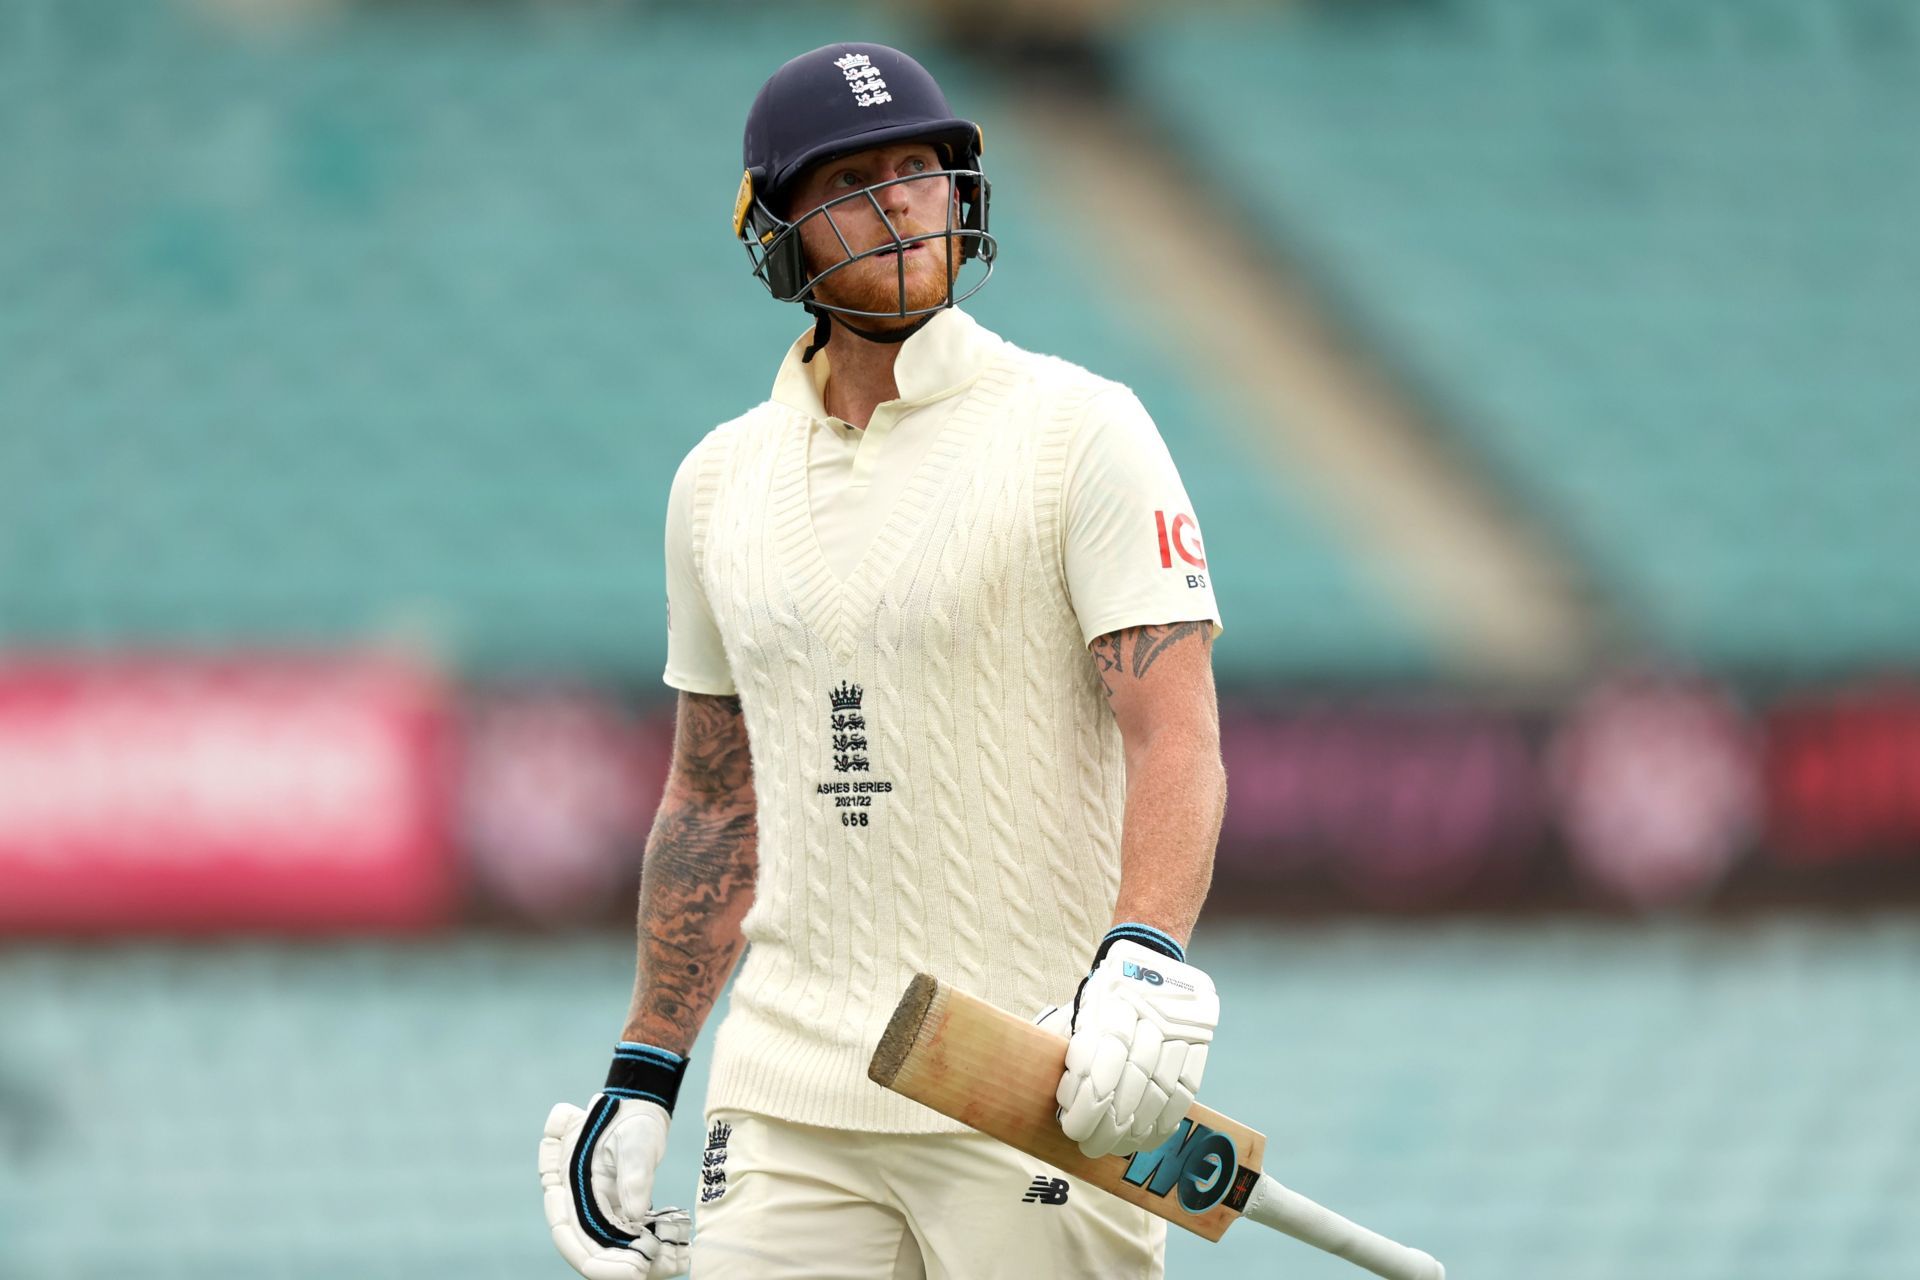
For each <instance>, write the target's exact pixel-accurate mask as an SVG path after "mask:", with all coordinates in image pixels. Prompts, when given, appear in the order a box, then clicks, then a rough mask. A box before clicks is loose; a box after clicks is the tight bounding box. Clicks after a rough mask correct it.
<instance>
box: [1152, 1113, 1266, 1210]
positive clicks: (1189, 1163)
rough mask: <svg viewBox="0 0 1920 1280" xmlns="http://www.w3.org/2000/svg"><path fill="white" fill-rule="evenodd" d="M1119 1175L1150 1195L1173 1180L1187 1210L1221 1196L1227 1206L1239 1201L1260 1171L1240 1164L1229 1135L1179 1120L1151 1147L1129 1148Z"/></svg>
mask: <svg viewBox="0 0 1920 1280" xmlns="http://www.w3.org/2000/svg"><path fill="white" fill-rule="evenodd" d="M1236 1175H1238V1176H1236ZM1120 1176H1121V1177H1122V1178H1124V1179H1125V1180H1126V1181H1127V1182H1129V1183H1132V1184H1133V1185H1134V1186H1136V1187H1145V1188H1146V1189H1147V1190H1148V1191H1149V1192H1151V1193H1152V1194H1154V1195H1156V1196H1164V1195H1166V1194H1167V1192H1169V1191H1172V1190H1173V1189H1174V1185H1175V1184H1176V1183H1178V1184H1179V1188H1180V1189H1179V1193H1178V1195H1179V1200H1180V1207H1181V1208H1182V1209H1185V1210H1186V1211H1187V1212H1188V1213H1205V1212H1206V1211H1207V1210H1209V1209H1211V1208H1213V1206H1215V1205H1217V1204H1219V1203H1220V1202H1221V1201H1222V1200H1225V1201H1227V1207H1228V1208H1231V1209H1239V1208H1241V1207H1243V1206H1244V1205H1245V1204H1246V1203H1247V1196H1248V1194H1249V1193H1251V1192H1252V1190H1253V1184H1254V1182H1255V1181H1256V1180H1257V1179H1258V1178H1259V1176H1260V1175H1259V1172H1258V1171H1257V1170H1254V1169H1242V1168H1241V1167H1240V1155H1239V1153H1238V1152H1237V1151H1235V1150H1234V1149H1233V1139H1232V1138H1229V1137H1228V1136H1227V1135H1226V1134H1224V1133H1219V1132H1217V1131H1215V1130H1213V1129H1209V1128H1207V1126H1205V1125H1203V1124H1195V1123H1194V1122H1193V1121H1192V1120H1182V1121H1181V1122H1180V1127H1179V1128H1178V1129H1175V1130H1174V1131H1173V1136H1172V1137H1171V1138H1168V1139H1167V1140H1166V1141H1165V1142H1163V1143H1161V1144H1160V1145H1159V1146H1157V1147H1155V1148H1154V1149H1153V1150H1151V1151H1137V1152H1135V1153H1134V1154H1133V1155H1132V1156H1131V1157H1130V1158H1129V1159H1128V1160H1127V1171H1126V1172H1125V1173H1123V1174H1121V1175H1120ZM1229 1193H1231V1194H1229Z"/></svg>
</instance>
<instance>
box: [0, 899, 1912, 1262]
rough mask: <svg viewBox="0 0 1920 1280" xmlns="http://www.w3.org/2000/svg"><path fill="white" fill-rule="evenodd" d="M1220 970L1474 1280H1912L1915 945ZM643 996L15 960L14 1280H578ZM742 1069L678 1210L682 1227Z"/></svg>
mask: <svg viewBox="0 0 1920 1280" xmlns="http://www.w3.org/2000/svg"><path fill="white" fill-rule="evenodd" d="M1203 941H1204V945H1205V950H1206V954H1207V955H1208V956H1209V957H1210V960H1209V962H1208V963H1209V967H1210V969H1211V971H1212V972H1213V973H1214V974H1215V976H1216V980H1217V981H1218V982H1219V985H1220V989H1221V998H1222V1007H1223V1009H1224V1011H1225V1021H1224V1023H1223V1025H1222V1027H1221V1031H1220V1037H1219V1040H1218V1041H1217V1042H1216V1049H1215V1052H1214V1054H1213V1056H1212V1057H1211V1058H1210V1059H1209V1063H1208V1072H1207V1083H1206V1089H1205V1092H1206V1096H1207V1099H1208V1101H1209V1102H1211V1103H1212V1104H1213V1105H1214V1106H1216V1107H1219V1108H1221V1109H1223V1110H1225V1111H1226V1112H1227V1113H1229V1114H1231V1115H1235V1116H1238V1117H1240V1118H1243V1119H1245V1120H1247V1121H1248V1122H1250V1123H1252V1124H1254V1125H1255V1126H1256V1127H1259V1128H1261V1129H1263V1130H1265V1131H1266V1132H1267V1134H1268V1137H1269V1146H1268V1152H1269V1160H1268V1166H1269V1167H1270V1168H1271V1169H1272V1170H1273V1171H1274V1172H1275V1173H1277V1174H1278V1175H1279V1176H1280V1177H1281V1178H1283V1179H1284V1180H1286V1181H1287V1182H1289V1183H1290V1184H1291V1185H1293V1186H1295V1187H1297V1188H1299V1189H1300V1190H1302V1191H1304V1192H1306V1193H1308V1194H1310V1195H1313V1196H1315V1197H1316V1198H1319V1199H1321V1200H1323V1201H1325V1202H1326V1203H1327V1204H1329V1205H1332V1206H1335V1207H1338V1208H1340V1209H1342V1210H1343V1211H1345V1212H1347V1213H1349V1214H1351V1215H1352V1216H1353V1217H1355V1218H1356V1219H1358V1220H1360V1221H1363V1222H1368V1223H1371V1224H1373V1225H1375V1226H1377V1227H1379V1228H1380V1229H1381V1230H1385V1231H1390V1232H1392V1233H1394V1234H1396V1235H1398V1236H1401V1237H1402V1238H1404V1239H1406V1240H1409V1241H1411V1242H1415V1243H1418V1244H1420V1245H1422V1246H1424V1247H1426V1248H1429V1249H1431V1250H1432V1251H1433V1252H1434V1253H1435V1254H1436V1255H1437V1256H1439V1257H1441V1258H1442V1259H1443V1260H1445V1261H1446V1262H1447V1264H1448V1265H1449V1267H1450V1269H1451V1271H1452V1273H1453V1274H1455V1275H1470V1276H1474V1277H1478V1278H1479V1280H1541V1278H1542V1277H1547V1276H1550V1277H1553V1280H1615V1278H1617V1277H1621V1276H1645V1277H1658V1278H1659V1280H1808V1278H1809V1277H1828V1276H1833V1277H1839V1276H1845V1277H1847V1280H1902V1278H1904V1277H1909V1276H1911V1275H1912V1260H1913V1258H1914V1257H1915V1256H1916V1255H1917V1254H1920V1215H1915V1214H1914V1213H1913V1211H1912V1210H1913V1204H1914V1199H1915V1194H1916V1190H1920V1093H1916V1091H1915V1090H1914V1088H1913V1081H1914V1080H1915V1079H1916V1078H1920V1039H1916V1038H1915V1037H1914V1036H1912V1035H1910V1034H1904V1032H1905V1031H1907V1030H1908V1029H1909V1028H1910V1026H1911V1023H1912V1010H1913V1008H1914V1004H1915V997H1916V991H1915V975H1916V974H1920V931H1916V928H1915V926H1914V924H1913V923H1912V922H1911V921H1898V920H1895V919H1892V918H1888V919H1884V920H1879V921H1875V920H1850V921H1847V922H1836V923H1832V924H1812V923H1798V924H1796V923H1791V922H1773V923H1766V924H1748V925H1739V924H1733V925H1719V926H1715V925H1700V924H1677V923H1670V924H1666V925H1659V926H1651V927H1643V926H1633V925H1629V926H1618V925H1604V924H1593V925H1576V924H1552V923H1544V924H1533V925H1511V926H1490V925H1488V924H1487V923H1485V922H1484V921H1482V922H1478V923H1462V924H1456V925H1436V926H1426V927H1408V926H1400V927H1382V926H1333V927H1329V926H1306V925H1298V926H1294V927H1291V928H1289V929H1287V930H1286V931H1285V933H1284V934H1277V933H1276V932H1275V931H1274V930H1273V928H1272V927H1271V926H1270V925H1269V926H1265V927H1264V928H1261V929H1255V928H1252V927H1247V926H1243V927H1238V928H1235V927H1225V926H1222V927H1217V928H1213V929H1211V930H1209V931H1207V932H1206V934H1205V936H1204V939H1203ZM631 975H632V952H631V945H630V943H628V942H627V941H625V940H624V939H619V938H595V939H591V940H585V941H580V942H555V941H541V940H537V939H517V940H516V939H511V938H492V939H484V938H470V939H467V940H464V941H457V942H453V943H449V944H447V945H443V946H435V947H421V946H415V945H390V944H386V945H372V944H351V943H327V944H321V943H314V944H307V945H265V944H230V945H209V946H206V947H201V948H193V949H186V948H163V947H154V946H143V945H130V944H129V945H119V946H113V947H107V948H98V949H93V950H80V949H72V948H51V947H14V948H11V949H9V950H6V951H0V1008H4V1009H5V1010H6V1011H7V1034H6V1035H5V1037H4V1038H0V1274H4V1275H6V1276H7V1277H8V1278H9V1280H104V1278H105V1277H109V1276H124V1275H130V1274H138V1275H141V1276H143V1277H151V1278H152V1280H224V1278H225V1277H241V1276H249V1277H256V1276H272V1277H275V1278H276V1280H336V1278H337V1277H340V1276H347V1275H351V1276H355V1277H366V1278H368V1280H389V1278H391V1280H441V1278H444V1280H494V1278H498V1280H527V1278H528V1277H541V1276H545V1277H551V1278H552V1280H561V1278H562V1277H564V1276H566V1275H568V1274H569V1273H568V1272H567V1270H566V1268H565V1265H564V1264H563V1263H562V1262H561V1261H560V1259H559V1257H558V1256H557V1255H556V1254H554V1252H553V1250H552V1247H551V1245H550V1244H549V1242H548V1240H547V1236H546V1231H545V1226H544V1224H543V1222H542V1221H541V1217H540V1199H539V1194H538V1190H537V1182H536V1179H535V1175H534V1159H533V1157H534V1147H535V1142H536V1140H537V1137H538V1134H539V1128H540V1122H541V1120H542V1119H543V1118H544V1117H545V1115H546V1111H547V1108H548V1107H549V1106H550V1105H551V1104H552V1103H553V1102H555V1101H557V1100H559V1099H562V1098H571V1099H572V1100H574V1101H575V1102H576V1103H578V1102H582V1101H584V1099H585V1096H586V1094H587V1093H588V1092H589V1091H590V1090H591V1089H592V1087H593V1086H594V1084H595V1083H596V1082H597V1081H598V1080H599V1079H601V1078H602V1073H603V1072H604V1070H605V1058H606V1053H607V1052H608V1050H609V1049H610V1047H611V1042H612V1040H613V1039H614V1038H615V1035H616V1033H617V1030H618V1028H617V1025H616V1024H617V1021H618V1017H619V1011H620V1010H621V1009H624V1008H625V1007H626V1001H627V989H628V983H629V982H630V980H631ZM709 1061H710V1056H709V1052H708V1043H707V1042H703V1043H702V1044H701V1045H700V1046H698V1047H697V1049H696V1052H695V1056H694V1067H693V1074H692V1075H691V1076H690V1078H689V1081H688V1085H687V1090H686V1093H685V1095H684V1096H685V1097H686V1098H688V1099H691V1100H694V1101H693V1102H691V1103H690V1104H689V1105H688V1106H687V1107H686V1108H685V1109H684V1111H683V1114H682V1115H681V1116H680V1118H679V1120H678V1122H677V1123H676V1125H675V1128H674V1131H673V1134H672V1141H671V1148H670V1152H669V1156H668V1162H667V1164H666V1166H665V1168H664V1169H663V1172H662V1174H661V1180H660V1185H661V1187H662V1188H663V1194H664V1195H668V1196H671V1197H673V1198H675V1199H677V1200H678V1201H680V1202H681V1203H685V1201H686V1199H687V1198H688V1197H689V1196H690V1195H691V1193H692V1191H693V1188H694V1187H695V1185H696V1177H697V1170H698V1167H699V1159H700V1151H701V1146H702V1137H703V1126H702V1125H701V1122H700V1119H699V1114H700V1112H699V1105H698V1100H699V1099H700V1098H702V1097H703V1096H704V1091H705V1082H706V1077H705V1073H706V1070H707V1067H708V1063H709ZM10 1139H11V1140H10ZM1019 1191H1020V1188H1017V1187H1016V1188H1010V1189H1009V1192H1008V1195H1009V1200H1008V1212H1010V1213H1012V1212H1018V1210H1019V1206H1018V1205H1017V1203H1016V1201H1017V1199H1018V1194H1019ZM103 1218H104V1219H106V1220H108V1221H110V1223H111V1225H110V1227H103V1225H102V1221H103ZM1169 1258H1170V1267H1169V1274H1170V1275H1172V1276H1176V1277H1178V1276H1190V1275H1207V1276H1211V1277H1216V1278H1217V1280H1237V1278H1238V1277H1246V1278H1247V1280H1254V1278H1255V1277H1270V1276H1275V1275H1285V1276H1288V1277H1292V1278H1294V1280H1351V1278H1352V1276H1353V1274H1354V1273H1353V1272H1352V1270H1351V1268H1349V1267H1348V1266H1347V1264H1345V1263H1342V1262H1339V1261H1337V1260H1334V1259H1331V1258H1327V1257H1324V1256H1322V1255H1319V1254H1316V1253H1314V1252H1312V1251H1311V1250H1308V1249H1306V1248H1304V1247H1303V1246H1299V1245H1297V1244H1294V1243H1292V1242H1291V1241H1288V1240H1285V1239H1283V1238H1281V1237H1278V1236H1275V1235H1273V1234H1272V1233H1270V1232H1266V1231H1263V1230H1261V1229H1259V1228H1257V1227H1253V1226H1248V1225H1244V1224H1243V1225H1241V1226H1239V1227H1236V1228H1235V1229H1234V1230H1233V1231H1232V1232H1230V1233H1229V1234H1228V1235H1227V1237H1226V1239H1225V1240H1223V1241H1222V1242H1221V1243H1220V1244H1219V1245H1217V1246H1215V1245H1208V1244H1206V1243H1205V1242H1203V1241H1200V1240H1199V1239H1198V1238H1195V1237H1187V1236H1184V1235H1183V1234H1181V1233H1178V1232H1175V1233H1174V1238H1173V1239H1172V1241H1171V1243H1170V1246H1169Z"/></svg>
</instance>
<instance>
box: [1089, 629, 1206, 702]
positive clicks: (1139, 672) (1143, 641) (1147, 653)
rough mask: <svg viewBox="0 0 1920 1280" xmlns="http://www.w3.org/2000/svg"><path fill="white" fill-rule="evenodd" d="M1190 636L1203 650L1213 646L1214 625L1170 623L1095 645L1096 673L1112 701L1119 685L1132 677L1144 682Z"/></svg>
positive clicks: (1119, 633)
mask: <svg viewBox="0 0 1920 1280" xmlns="http://www.w3.org/2000/svg"><path fill="white" fill-rule="evenodd" d="M1189 636H1198V637H1200V647H1201V648H1203V649H1205V648H1210V647H1212V645H1213V624H1212V623H1209V622H1168V623H1161V624H1158V625H1155V626H1150V627H1127V628H1125V629H1123V630H1120V631H1109V632H1108V633H1107V634H1106V635H1103V636H1100V637H1098V638H1096V639H1095V640H1094V642H1093V646H1092V652H1093V665H1094V670H1096V671H1098V672H1099V673H1100V684H1101V686H1102V687H1103V688H1105V689H1106V691H1107V696H1108V697H1109V698H1111V697H1112V696H1113V691H1114V688H1115V686H1116V685H1117V683H1118V682H1119V681H1120V680H1122V679H1125V678H1128V677H1129V676H1130V677H1131V678H1133V679H1135V680H1140V679H1144V678H1145V677H1146V674H1147V672H1148V671H1150V670H1152V668H1153V664H1154V663H1156V662H1158V661H1159V660H1160V659H1161V657H1162V656H1163V655H1164V654H1166V652H1167V651H1168V650H1170V649H1172V648H1173V647H1174V646H1175V645H1177V644H1179V643H1180V642H1181V641H1183V640H1185V639H1186V638H1187V637H1189Z"/></svg>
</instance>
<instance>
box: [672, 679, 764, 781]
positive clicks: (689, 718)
mask: <svg viewBox="0 0 1920 1280" xmlns="http://www.w3.org/2000/svg"><path fill="white" fill-rule="evenodd" d="M673 773H674V776H675V778H676V779H677V780H678V781H679V782H680V783H681V784H682V785H683V786H685V787H687V788H688V790H689V791H691V792H692V793H693V795H694V796H695V797H696V798H698V799H700V800H702V801H705V802H709V803H736V802H743V803H745V804H748V805H751V804H752V803H753V756H752V753H751V751H750V750H749V749H748V742H747V720H746V716H745V715H744V714H743V713H742V712H741V709H740V699H739V698H738V697H736V696H733V695H731V694H729V695H726V696H718V695H714V694H706V693H682V694H681V695H680V703H679V708H678V711H677V713H676V715H675V717H674V725H673Z"/></svg>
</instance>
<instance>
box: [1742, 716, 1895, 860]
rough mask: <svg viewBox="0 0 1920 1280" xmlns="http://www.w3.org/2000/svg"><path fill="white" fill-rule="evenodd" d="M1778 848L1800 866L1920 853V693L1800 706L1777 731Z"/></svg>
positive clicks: (1771, 764) (1772, 745) (1772, 775)
mask: <svg viewBox="0 0 1920 1280" xmlns="http://www.w3.org/2000/svg"><path fill="white" fill-rule="evenodd" d="M1767 731H1768V732H1767V739H1768V741H1767V775H1768V784H1769V786H1768V798H1769V820H1770V827H1771V832H1770V834H1771V836H1772V842H1773V844H1774V846H1775V848H1776V849H1777V850H1778V852H1779V857H1780V860H1781V861H1782V862H1783V863H1786V864H1788V865H1790V866H1798V867H1819V866H1828V865H1836V864H1841V863H1848V862H1865V861H1875V860H1881V859H1889V858H1912V857H1913V856H1914V855H1915V854H1916V852H1917V851H1920V684H1914V683H1900V682H1892V681H1889V682H1886V683H1879V684H1867V685H1862V686H1859V687H1856V688H1852V689H1843V690H1840V691H1838V692H1836V693H1832V694H1826V695H1819V696H1814V695H1809V696H1803V697H1800V698H1797V699H1795V700H1793V701H1791V702H1789V703H1786V704H1785V705H1782V706H1780V707H1777V708H1775V710H1774V712H1773V714H1772V716H1771V717H1769V720H1768V724H1767Z"/></svg>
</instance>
